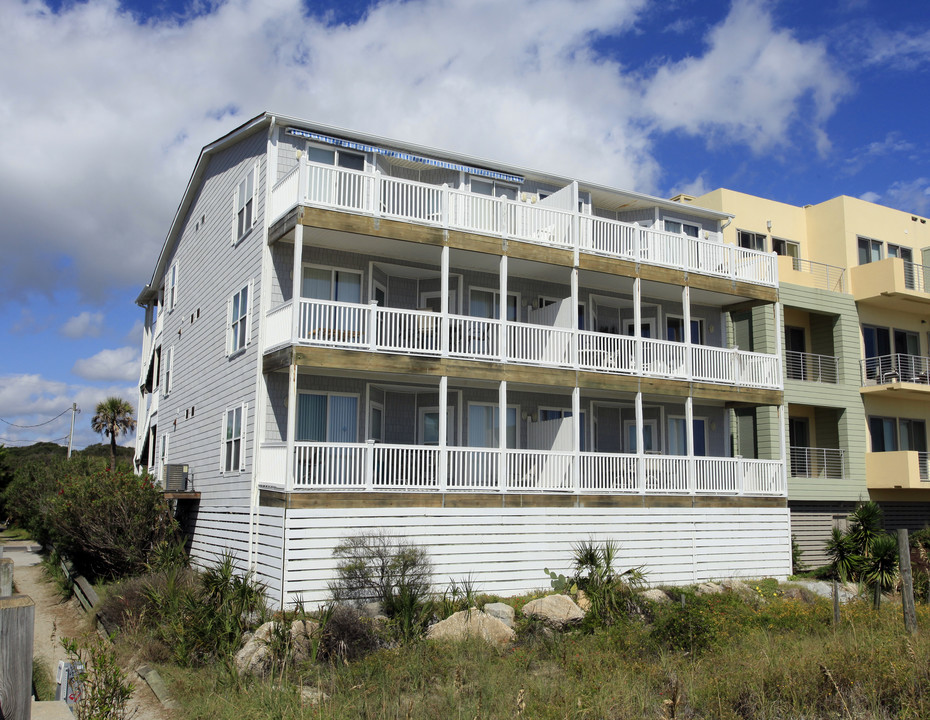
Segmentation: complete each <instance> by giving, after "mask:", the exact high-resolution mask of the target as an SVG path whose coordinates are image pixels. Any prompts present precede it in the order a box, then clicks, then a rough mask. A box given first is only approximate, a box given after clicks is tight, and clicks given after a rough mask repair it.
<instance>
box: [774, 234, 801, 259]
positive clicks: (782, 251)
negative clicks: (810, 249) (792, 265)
mask: <svg viewBox="0 0 930 720" xmlns="http://www.w3.org/2000/svg"><path fill="white" fill-rule="evenodd" d="M772 250H774V251H775V254H776V255H786V256H787V257H790V258H794V259H795V260H797V259H799V258H800V257H801V245H800V243H796V242H792V241H791V240H782V239H781V238H774V237H773V238H772Z"/></svg>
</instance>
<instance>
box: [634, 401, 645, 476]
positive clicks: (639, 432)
mask: <svg viewBox="0 0 930 720" xmlns="http://www.w3.org/2000/svg"><path fill="white" fill-rule="evenodd" d="M635 407H636V483H637V485H639V491H640V492H641V493H644V492H646V468H645V460H644V457H645V452H644V451H643V393H642V390H640V391H638V392H637V393H636V406H635Z"/></svg>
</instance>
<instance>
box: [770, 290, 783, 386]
mask: <svg viewBox="0 0 930 720" xmlns="http://www.w3.org/2000/svg"><path fill="white" fill-rule="evenodd" d="M773 307H774V308H775V372H776V373H777V377H775V378H774V380H775V383H776V384H777V385H778V386H779V387H782V386H783V385H784V377H785V376H784V375H783V374H782V372H783V371H782V355H783V354H784V353H783V351H782V348H783V347H784V341H783V339H782V336H781V303H780V302H776V303H775V304H774V306H773Z"/></svg>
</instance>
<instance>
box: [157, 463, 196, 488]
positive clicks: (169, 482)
mask: <svg viewBox="0 0 930 720" xmlns="http://www.w3.org/2000/svg"><path fill="white" fill-rule="evenodd" d="M161 481H162V485H164V486H165V492H187V490H188V489H189V488H188V484H189V482H190V466H189V465H182V464H177V463H169V464H167V465H165V467H164V468H163V470H162V479H161Z"/></svg>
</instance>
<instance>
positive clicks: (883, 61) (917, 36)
mask: <svg viewBox="0 0 930 720" xmlns="http://www.w3.org/2000/svg"><path fill="white" fill-rule="evenodd" d="M863 38H864V40H865V41H866V42H865V48H864V51H865V52H864V54H863V55H860V62H865V63H866V64H867V65H883V66H886V67H890V68H892V69H894V70H905V71H910V70H918V69H920V68H921V67H923V66H926V65H930V30H924V31H923V32H916V33H915V32H914V31H913V30H901V31H897V32H889V31H887V30H879V29H870V31H868V32H865V33H863ZM861 50H862V48H860V51H861Z"/></svg>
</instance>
